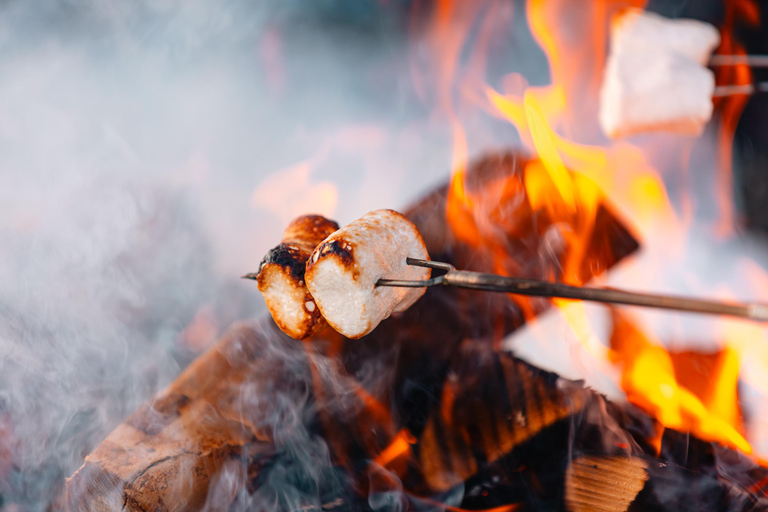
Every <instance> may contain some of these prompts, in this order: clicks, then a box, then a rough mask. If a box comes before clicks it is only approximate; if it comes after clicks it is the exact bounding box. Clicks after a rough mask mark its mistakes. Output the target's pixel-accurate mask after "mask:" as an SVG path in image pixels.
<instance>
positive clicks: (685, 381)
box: [610, 314, 752, 454]
mask: <svg viewBox="0 0 768 512" xmlns="http://www.w3.org/2000/svg"><path fill="white" fill-rule="evenodd" d="M610 357H611V359H612V361H613V362H615V363H616V364H618V365H619V366H621V367H622V368H623V372H622V377H621V386H622V388H623V389H624V391H625V392H626V394H627V399H628V400H629V401H630V402H631V403H633V404H635V405H637V406H638V407H640V408H641V409H644V410H645V411H647V412H649V413H650V414H652V415H653V416H654V417H655V418H656V419H657V420H658V421H659V422H660V423H661V424H662V425H663V426H665V427H667V428H673V429H676V430H680V431H684V432H685V431H691V432H693V433H694V434H695V435H696V436H698V437H699V438H701V439H704V440H708V441H719V442H721V443H723V444H725V445H727V446H730V447H731V448H735V449H738V450H741V451H742V452H744V453H747V454H749V453H752V447H751V446H750V444H749V443H748V442H747V440H746V439H745V438H744V435H743V430H744V427H743V425H742V421H741V412H740V410H739V407H738V403H739V400H738V394H737V392H736V387H737V382H738V376H739V361H738V357H737V355H736V353H735V352H734V351H733V350H731V349H728V348H725V349H722V350H720V351H718V352H716V353H713V354H699V353H694V352H678V353H671V352H668V351H667V350H666V349H665V348H664V347H663V346H661V344H660V343H658V342H654V341H652V340H650V339H649V338H647V337H646V335H645V334H643V333H642V332H641V331H640V330H639V329H638V328H637V327H636V326H635V325H634V324H633V323H632V322H630V321H629V320H628V319H627V318H625V317H624V316H622V315H619V314H615V315H614V329H613V334H612V336H611V355H610ZM658 441H660V440H658ZM657 446H658V445H657Z"/></svg>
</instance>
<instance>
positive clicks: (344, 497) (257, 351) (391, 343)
mask: <svg viewBox="0 0 768 512" xmlns="http://www.w3.org/2000/svg"><path fill="white" fill-rule="evenodd" d="M526 162H527V160H526V159H525V158H524V157H522V156H521V155H519V154H515V153H500V154H495V155H491V156H489V157H487V158H485V159H482V160H480V161H479V162H477V163H476V164H475V165H474V166H472V168H471V170H470V172H469V173H468V176H467V189H468V191H469V192H470V193H472V194H476V195H477V196H478V197H481V196H483V195H484V194H491V195H492V196H494V197H496V196H499V194H500V196H499V201H497V202H496V204H494V205H492V206H493V208H492V209H491V210H488V211H479V212H472V213H473V214H476V215H477V222H478V223H482V222H485V223H486V224H484V225H483V227H482V229H483V230H484V231H483V233H485V234H487V233H489V231H488V230H489V229H490V230H491V231H490V232H492V233H493V237H492V238H493V239H492V243H489V245H488V247H485V246H483V247H477V246H472V245H470V244H468V243H465V242H464V241H462V240H463V239H462V238H461V237H457V236H456V234H455V233H454V231H453V229H452V228H451V226H450V225H448V224H447V223H446V221H445V208H446V206H445V202H446V196H447V186H446V187H441V188H439V189H437V190H436V191H434V192H433V193H431V194H429V195H428V196H426V197H425V199H423V200H422V201H420V202H418V203H417V204H416V205H414V206H413V207H412V208H410V209H409V210H408V212H407V216H408V217H409V218H410V219H411V220H413V221H414V223H415V224H416V225H417V227H418V228H419V230H420V231H421V233H422V234H423V235H424V239H425V242H426V244H427V247H428V249H429V251H430V254H431V256H432V257H433V258H434V259H439V260H441V261H447V262H449V263H452V264H454V265H456V266H457V267H460V268H466V269H468V270H477V271H487V272H499V271H503V272H504V273H506V274H508V275H510V276H521V277H536V278H541V277H545V276H554V277H555V278H560V277H561V274H559V272H561V268H562V266H561V264H560V259H561V258H562V257H563V255H564V254H566V253H567V251H568V247H567V246H557V247H555V246H553V244H552V243H551V239H552V236H551V234H552V233H553V230H557V229H558V228H557V226H555V224H556V223H555V221H554V219H551V218H550V217H549V216H548V213H547V212H546V211H544V210H539V211H536V210H534V209H533V208H532V207H531V205H530V202H529V201H528V199H527V197H526V196H525V193H524V191H523V189H522V187H521V186H520V184H521V183H522V172H523V169H524V166H525V163H526ZM499 187H501V188H499ZM499 191H501V192H499ZM575 215H576V216H577V217H578V215H580V213H579V212H576V214H575ZM558 222H561V220H559V219H558ZM574 222H578V218H574ZM488 223H490V224H488ZM590 240H591V243H590V244H589V246H588V249H587V251H586V252H585V254H584V255H583V259H582V263H581V265H580V266H579V276H578V277H579V279H581V280H582V281H587V280H589V278H590V277H591V276H592V275H593V273H600V272H603V271H605V270H606V269H608V268H610V267H611V266H612V265H613V264H615V263H616V262H617V261H619V260H620V259H621V258H622V257H624V256H626V255H627V254H629V253H631V252H632V251H634V250H635V249H636V248H637V242H636V240H635V239H634V238H633V237H632V235H631V234H630V232H629V231H628V230H627V229H626V227H624V225H623V224H622V223H621V222H620V221H619V220H617V218H616V216H615V215H614V214H612V213H611V210H610V207H609V206H608V205H607V204H601V205H600V206H599V207H598V216H597V221H596V223H595V225H594V227H593V229H592V233H591V238H590ZM500 254H501V255H503V256H504V257H503V258H501V259H499V257H498V256H499V255H500ZM548 306H549V302H548V301H547V300H543V299H531V300H527V299H526V301H525V302H521V301H520V299H519V298H514V297H512V296H508V295H490V294H478V293H476V292H472V291H467V290H451V289H436V290H428V291H427V293H426V295H425V297H424V298H422V299H421V300H420V301H419V302H418V303H417V304H416V305H414V306H413V307H412V308H410V309H409V310H408V311H406V312H405V313H403V314H400V315H396V316H393V317H392V318H390V319H388V320H386V321H384V322H382V324H381V325H380V326H379V327H378V328H377V329H376V330H375V331H373V332H372V333H371V334H369V335H368V336H366V337H364V338H361V339H360V340H346V339H345V338H343V337H342V336H340V335H338V334H337V333H335V332H334V331H332V330H331V329H326V330H325V331H323V332H321V333H320V334H319V335H316V336H315V337H313V338H311V339H309V340H305V341H304V342H299V341H296V340H292V339H290V338H288V337H286V336H285V335H283V334H282V333H280V332H279V330H278V329H277V328H276V326H275V325H274V323H273V322H272V321H271V319H270V318H264V319H262V320H261V321H259V322H257V323H255V324H241V325H239V326H235V327H233V328H232V329H231V330H230V331H229V333H227V334H226V335H225V336H224V337H223V338H222V339H221V340H220V341H219V342H218V343H216V344H215V345H214V346H213V347H212V348H211V349H209V350H208V351H207V352H206V353H205V354H204V355H202V356H201V357H200V358H199V359H198V360H196V361H195V362H194V363H193V364H192V365H190V366H189V367H188V368H187V369H186V370H185V371H184V372H182V374H181V375H180V376H179V377H178V378H177V379H176V381H174V382H173V383H172V384H171V385H170V386H169V387H168V388H167V389H166V390H164V391H163V392H162V393H160V394H159V395H158V396H157V397H155V398H154V399H153V400H152V401H151V402H150V403H147V404H145V406H143V407H142V408H141V409H140V410H139V411H137V412H136V413H134V414H133V415H132V416H131V417H130V418H128V419H127V420H126V421H125V422H124V423H123V424H122V425H120V426H119V427H118V428H117V429H116V430H115V431H114V432H112V433H111V434H110V435H109V436H108V437H107V439H105V441H104V442H103V443H102V444H101V445H99V446H98V447H97V448H96V450H94V452H93V453H91V454H90V455H89V456H88V457H87V458H86V460H85V463H84V465H83V466H82V467H81V468H80V469H79V470H78V471H77V472H76V473H75V474H74V475H73V476H72V477H71V478H70V479H69V480H68V482H67V501H68V506H69V510H71V511H74V510H135V511H141V510H145V511H148V510H153V511H155V510H157V511H170V510H202V509H205V510H228V509H232V510H261V508H260V507H264V505H263V504H265V503H269V504H271V505H270V507H272V508H269V507H266V508H267V509H276V510H344V509H345V508H346V509H350V510H361V509H365V508H377V507H384V506H385V505H386V504H387V503H389V502H390V501H391V500H395V501H396V500H406V501H408V500H411V502H412V503H414V504H419V507H420V508H424V507H426V508H429V507H433V508H434V507H436V506H438V505H435V503H438V502H441V501H443V502H449V503H450V502H452V501H453V502H456V497H455V493H456V490H455V489H456V487H457V485H458V486H461V485H463V483H461V482H460V480H461V481H463V480H466V479H470V480H471V479H472V478H482V475H483V474H484V473H483V472H484V471H487V470H488V468H494V467H496V465H498V464H499V463H505V462H504V461H506V460H507V457H509V456H510V451H511V454H515V453H516V452H518V451H519V450H523V451H522V452H520V453H525V451H524V450H525V449H526V448H525V447H530V446H535V445H536V443H535V440H536V439H538V438H540V437H542V435H543V433H544V432H545V431H550V430H552V431H553V432H561V431H562V430H563V428H566V431H567V427H563V426H562V425H568V421H570V420H569V418H573V417H574V415H575V414H577V413H578V411H581V410H582V409H583V405H580V404H581V403H582V401H583V400H585V398H584V397H592V396H593V395H594V394H593V393H591V392H588V391H586V390H584V389H583V388H582V387H581V386H579V385H577V384H574V383H568V382H567V381H563V380H562V379H559V378H558V377H557V376H555V375H552V374H548V373H547V372H542V371H541V370H538V369H535V368H533V367H530V366H529V365H526V364H525V363H523V362H521V361H519V360H516V359H514V358H512V357H511V356H510V355H509V354H501V353H499V352H498V351H497V347H498V344H499V343H500V340H501V338H502V337H503V336H505V335H506V334H508V333H510V332H511V331H513V330H514V329H516V328H518V327H520V326H521V325H522V324H523V323H524V321H525V318H526V315H534V314H537V313H539V312H541V311H543V310H544V309H545V308H546V307H548ZM468 354H469V355H468ZM474 358H477V361H475V359H474ZM480 362H484V363H483V364H486V363H487V364H491V363H492V364H491V366H490V367H488V368H487V370H488V371H485V370H482V371H478V369H480V368H485V367H484V366H482V365H480ZM456 375H462V376H464V377H466V378H464V377H462V378H461V379H458V380H457V378H456V377H455V376H456ZM470 376H474V377H473V378H469V377H470ZM484 377H487V378H488V379H490V380H488V381H484V380H483V378H484ZM497 386H501V387H498V388H497ZM504 390H506V391H504ZM502 392H506V394H507V396H506V398H504V399H503V400H499V399H498V397H496V396H495V395H497V394H498V393H502ZM449 393H452V394H453V397H454V400H455V401H454V402H453V404H454V406H455V407H456V409H455V410H454V409H452V408H451V407H449V406H448V404H447V403H446V396H448V394H449ZM471 397H476V398H477V400H482V401H483V402H484V403H482V404H478V403H476V402H474V401H473V400H475V399H474V398H471ZM495 404H498V405H499V406H503V407H502V409H500V410H498V411H496V410H494V409H493V407H494V406H495ZM486 406H487V407H490V408H491V409H489V410H487V411H485V412H483V411H484V410H485V409H484V407H486ZM444 410H447V411H448V413H447V414H449V415H451V416H453V417H454V420H453V421H447V422H446V421H443V420H441V419H439V417H438V416H436V411H444ZM510 414H511V416H510ZM479 419H482V421H481V422H478V421H479ZM457 425H465V427H464V430H463V431H457V430H452V429H453V428H454V427H456V426H457ZM558 425H560V427H558ZM558 429H559V430H558ZM401 432H408V433H409V436H412V437H413V440H414V444H413V445H408V446H409V448H408V450H406V453H405V454H404V456H403V457H401V458H400V459H399V460H400V464H399V465H397V464H396V465H395V466H397V467H394V466H393V467H389V466H387V467H386V468H381V467H379V466H377V465H376V464H374V463H373V462H372V461H373V460H374V459H375V457H376V456H377V454H379V453H381V452H382V451H383V450H385V449H386V448H387V447H388V446H390V445H391V444H392V443H393V442H394V441H395V440H396V439H397V436H398V434H399V433H401ZM441 432H442V433H441ZM489 432H490V434H489ZM537 434H538V435H537ZM444 439H449V440H450V442H451V443H452V444H451V446H452V448H451V449H449V450H447V451H444V450H443V448H444V446H443V443H444ZM497 442H498V443H499V444H498V445H496V446H494V443H497ZM462 443H463V444H462ZM532 443H533V444H532ZM430 453H432V454H433V455H436V454H438V453H439V454H440V456H441V457H443V458H444V459H446V460H438V459H433V458H432V456H431V455H428V454H430ZM459 454H460V455H459ZM515 457H516V455H515ZM430 464H431V465H432V466H430ZM526 464H528V463H526ZM526 464H523V465H526ZM558 464H559V466H558V469H557V470H556V471H554V472H551V473H552V474H554V475H559V476H558V477H556V478H559V479H560V480H562V479H563V475H564V474H565V473H564V471H565V466H564V465H563V463H562V461H561V462H558ZM560 466H562V467H560ZM425 468H430V470H429V471H425ZM521 471H522V472H523V473H525V470H521ZM531 474H532V475H533V474H536V475H539V476H537V478H544V476H543V475H544V473H543V472H541V471H538V472H537V473H531ZM456 475H458V476H459V477H458V478H457V476H456ZM398 489H399V490H398ZM561 489H562V485H561ZM446 493H447V494H446ZM560 494H561V496H560V498H559V501H557V503H560V504H562V503H564V501H563V498H562V492H561V493H560ZM499 495H503V493H501V494H499ZM465 499H470V495H467V496H466V498H465ZM388 500H390V501H388ZM425 500H426V501H425ZM430 503H432V505H429V504H430ZM531 503H533V502H531ZM454 504H457V503H454ZM414 506H416V505H414Z"/></svg>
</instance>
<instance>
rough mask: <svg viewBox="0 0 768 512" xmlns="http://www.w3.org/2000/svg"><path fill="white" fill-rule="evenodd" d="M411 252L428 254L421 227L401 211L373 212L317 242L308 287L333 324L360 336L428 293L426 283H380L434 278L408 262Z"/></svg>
mask: <svg viewBox="0 0 768 512" xmlns="http://www.w3.org/2000/svg"><path fill="white" fill-rule="evenodd" d="M409 256H410V257H411V258H418V259H429V254H428V253H427V248H426V246H425V245H424V240H422V238H421V234H420V233H419V231H418V230H417V229H416V226H414V225H413V223H412V222H411V221H409V220H408V219H406V218H405V217H403V216H402V215H401V214H399V213H397V212H396V211H393V210H376V211H372V212H369V213H367V214H365V215H363V217H361V218H360V219H358V220H356V221H355V222H353V223H351V224H349V225H348V226H345V227H344V228H342V229H340V230H338V231H336V232H335V233H333V234H332V235H331V236H329V237H328V238H327V239H325V241H323V243H322V244H320V245H318V246H317V248H316V249H315V251H314V252H313V253H312V257H311V258H310V259H309V262H307V273H306V281H307V287H308V288H309V291H310V292H311V293H312V296H313V297H314V298H315V302H316V303H317V306H318V307H319V308H320V311H321V312H322V313H323V316H324V317H325V319H326V320H327V321H328V323H329V324H330V325H331V327H333V328H334V329H336V330H337V331H339V332H340V333H341V334H343V335H344V336H346V337H348V338H360V337H361V336H364V335H366V334H368V333H369V332H371V331H372V330H373V329H374V328H375V327H376V326H377V325H378V324H379V322H381V321H382V320H384V319H385V318H387V317H388V316H389V315H390V314H392V312H399V311H405V310H406V309H408V308H409V307H410V306H411V305H412V304H413V303H414V302H416V301H417V300H418V299H419V297H421V296H422V295H423V294H424V291H425V289H424V288H396V287H385V286H381V287H376V282H377V281H378V280H379V279H381V278H387V279H409V280H421V279H427V278H429V273H430V271H429V269H427V268H423V267H415V266H410V265H408V264H407V263H406V258H407V257H409Z"/></svg>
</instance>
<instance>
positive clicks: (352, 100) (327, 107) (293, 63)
mask: <svg viewBox="0 0 768 512" xmlns="http://www.w3.org/2000/svg"><path fill="white" fill-rule="evenodd" d="M353 4H355V5H353ZM356 5H357V4H356V3H354V2H347V3H346V4H345V5H343V6H342V8H340V9H338V8H334V7H333V6H329V5H321V4H318V5H313V6H312V7H309V8H308V9H307V6H306V3H304V2H293V1H289V2H284V1H272V2H259V3H253V2H246V1H238V0H235V1H229V2H208V1H203V0H192V1H186V0H185V1H183V2H176V1H162V2H149V1H147V2H144V1H140V2H130V3H120V2H106V3H105V2H94V1H89V0H79V1H65V0H61V1H55V2H45V3H28V2H21V1H10V2H4V3H3V4H2V5H0V260H1V261H2V265H0V283H2V286H0V500H1V503H2V505H0V506H5V507H8V508H9V509H13V507H21V508H22V509H24V510H46V509H49V508H52V509H58V508H60V507H61V506H62V502H61V492H62V488H63V483H64V478H65V477H67V476H69V475H71V474H72V473H73V472H74V471H75V470H76V469H77V467H79V465H80V464H82V461H83V458H84V457H85V455H87V454H88V453H89V452H90V451H91V450H92V449H93V448H94V447H95V446H96V445H97V444H98V443H99V442H100V441H101V440H102V439H103V438H104V437H105V436H106V435H107V434H108V433H109V432H110V431H111V430H112V429H113V428H114V427H115V426H116V425H117V424H119V423H120V422H121V421H122V420H123V419H124V418H125V417H126V416H127V415H128V414H129V413H130V412H132V411H133V410H135V408H136V407H137V406H138V405H139V404H141V403H142V402H144V401H146V400H147V399H148V398H149V397H151V396H152V395H153V394H154V393H156V392H157V391H158V390H160V389H162V388H163V387H164V386H165V385H166V384H167V383H168V382H170V381H171V380H172V379H173V378H174V377H175V376H176V375H177V374H178V373H179V371H180V370H181V369H182V368H183V367H184V366H185V365H186V364H187V363H188V362H189V361H190V360H191V359H192V357H194V355H195V354H196V353H199V351H200V350H201V349H202V348H204V347H205V346H206V345H207V344H208V343H210V342H211V341H212V340H213V339H214V338H215V337H216V335H217V334H218V332H220V331H221V330H223V329H224V328H226V327H227V326H228V324H229V323H231V322H232V321H233V320H235V319H239V318H244V317H249V316H255V315H258V314H259V313H260V312H261V311H262V306H261V299H260V298H259V296H258V294H257V293H256V291H255V290H254V288H253V284H252V283H250V284H248V283H240V282H239V281H238V280H237V276H239V275H242V274H243V273H245V272H248V271H253V270H254V269H255V267H256V266H257V265H258V261H259V259H260V257H261V254H263V253H264V252H265V251H266V249H267V248H268V247H270V246H271V245H274V243H276V241H277V240H278V239H279V236H280V232H281V231H282V226H281V225H280V224H281V223H280V222H279V221H278V220H277V219H278V216H277V215H276V214H275V212H273V211H270V210H269V209H267V208H264V207H263V206H262V205H261V204H260V203H258V202H257V203H254V200H253V196H254V192H255V191H256V190H257V189H258V187H259V185H260V184H261V183H262V182H263V181H264V180H265V178H266V177H267V176H269V175H271V174H272V173H273V172H275V171H279V170H280V169H285V168H289V167H291V166H293V165H296V164H297V163H299V162H301V161H305V160H307V159H308V158H315V157H317V155H320V156H321V158H319V159H316V160H317V161H318V162H319V163H318V165H317V166H315V167H313V168H312V169H311V170H310V174H309V178H308V179H309V180H311V181H312V182H321V183H325V182H332V183H345V184H347V185H346V186H345V188H343V189H341V190H340V191H339V193H338V198H339V200H338V204H339V207H338V209H337V211H335V212H329V213H334V214H338V216H339V217H340V218H344V219H346V220H351V219H352V218H354V217H356V216H358V215H360V214H361V213H363V212H364V211H367V210H368V209H371V208H374V207H379V206H390V207H391V206H396V205H399V204H401V203H402V202H403V194H404V193H405V199H407V198H408V197H413V196H415V195H416V194H417V193H418V192H419V190H420V189H423V188H424V187H426V186H428V185H431V184H432V183H433V182H434V181H436V176H437V173H438V172H439V173H440V175H444V174H445V169H447V160H448V158H449V155H448V154H447V153H445V152H444V151H441V152H440V158H439V159H436V158H435V155H437V154H438V151H437V146H438V145H440V146H442V142H443V141H442V140H441V139H440V136H441V135H442V133H441V132H439V130H438V136H435V137H433V139H434V140H431V141H430V140H429V139H428V138H427V137H425V138H424V139H423V140H422V141H421V143H422V144H423V147H421V146H419V145H415V144H412V143H410V144H409V143H406V142H407V141H406V140H405V139H406V138H407V136H410V135H412V134H414V133H416V130H417V128H416V126H415V125H414V124H413V123H414V121H413V119H414V117H415V116H414V115H413V114H412V112H411V110H409V106H410V105H409V103H410V102H411V100H410V99H408V97H407V94H404V95H397V94H395V95H392V94H390V91H392V90H397V89H398V87H400V86H402V84H404V83H406V81H407V73H408V70H407V61H405V60H403V58H402V57H403V49H404V46H403V44H402V37H403V33H402V30H403V29H404V27H403V26H401V25H398V23H400V22H399V21H398V19H399V18H397V16H398V15H399V14H400V12H401V11H400V10H399V9H400V8H399V7H398V6H393V8H392V9H390V10H388V11H385V10H383V9H381V8H380V6H378V4H375V3H371V4H370V5H367V6H356ZM387 13H391V14H387ZM401 61H402V62H401ZM388 71H391V72H388ZM392 126H399V127H404V132H405V133H406V135H402V134H401V135H399V136H398V137H397V138H390V137H389V135H388V134H389V133H390V131H391V132H395V131H396V130H394V129H392V130H390V127H392ZM438 143H439V144H438ZM345 144H346V145H345ZM361 148H362V149H361ZM393 148H395V149H394V150H393ZM441 149H442V148H441ZM364 154H365V155H366V156H364ZM371 155H372V156H371ZM413 155H416V156H417V158H415V159H412V158H411V157H412V156H413ZM405 161H411V162H413V163H412V164H411V165H412V166H420V165H421V167H420V169H421V172H420V173H418V174H415V175H414V176H413V177H412V178H409V180H408V182H407V183H406V182H405V180H404V179H403V180H401V179H400V178H404V177H405V176H406V175H407V174H408V172H409V171H410V170H412V169H414V168H418V167H410V168H406V167H404V166H403V165H402V164H403V162H405ZM422 164H423V165H422ZM361 190H364V191H361ZM404 191H405V192H404ZM289 199H290V198H289ZM193 319H194V320H195V322H193ZM191 322H192V324H191ZM198 324H200V325H203V324H204V325H203V326H204V328H203V329H202V330H195V329H196V327H195V326H197V325H198ZM185 329H186V331H185ZM190 330H195V332H194V333H191V332H190ZM201 332H202V333H203V334H200V333H201ZM201 336H202V340H201V339H200V337H201ZM192 339H193V340H194V341H193V342H189V340H192ZM188 342H189V343H188ZM288 420H291V418H287V419H286V421H288ZM294 420H295V421H298V420H296V419H295V418H294V419H293V420H291V421H294ZM291 424H292V423H291ZM294 431H295V433H294V434H291V435H295V436H299V437H301V436H306V435H307V434H305V433H304V432H303V431H301V429H299V428H298V427H297V428H296V429H293V430H291V429H289V430H288V432H294ZM286 435H287V434H286ZM300 441H301V442H298V441H297V442H296V443H295V444H296V445H297V446H299V445H301V446H306V447H309V448H312V450H314V451H313V453H312V454H311V455H312V457H314V456H324V457H326V458H327V449H325V452H324V451H323V450H324V447H323V445H322V443H321V442H320V441H319V440H313V439H303V438H302V439H301V440H300ZM284 444H285V445H291V443H288V441H286V443H284ZM323 453H325V455H323ZM308 457H310V454H305V453H295V454H293V455H292V456H291V457H289V460H293V461H294V463H293V465H289V466H288V467H287V469H286V471H293V470H295V469H296V468H299V467H301V466H302V465H303V464H304V463H306V462H307V460H308V459H307V458H308ZM292 468H293V469H292ZM231 471H236V469H231ZM227 474H228V473H227V471H224V472H223V473H222V475H220V480H221V481H222V482H224V480H226V478H227ZM230 477H231V478H234V477H232V474H230ZM329 478H330V477H329ZM215 487H216V489H226V485H223V484H222V485H216V486H215ZM266 488H268V486H267V487H265V489H266ZM221 492H224V491H221ZM265 492H266V491H265ZM211 499H215V496H213V497H212V498H211ZM291 506H293V504H291Z"/></svg>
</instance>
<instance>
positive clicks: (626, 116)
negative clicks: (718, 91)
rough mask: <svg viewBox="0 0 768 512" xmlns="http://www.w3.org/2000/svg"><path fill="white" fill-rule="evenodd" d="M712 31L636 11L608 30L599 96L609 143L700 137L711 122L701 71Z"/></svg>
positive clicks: (706, 74) (709, 90)
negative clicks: (654, 134)
mask: <svg viewBox="0 0 768 512" xmlns="http://www.w3.org/2000/svg"><path fill="white" fill-rule="evenodd" d="M719 41H720V36H719V34H718V32H717V30H715V28H714V27H712V26H711V25H709V24H707V23H703V22H700V21H695V20H670V19H666V18H663V17H661V16H658V15H656V14H652V13H646V12H644V11H641V10H638V9H629V10H627V11H625V12H624V13H622V14H621V15H620V16H619V17H618V18H617V19H616V20H615V21H614V23H613V25H612V27H611V51H610V54H609V55H608V60H607V63H606V68H605V75H604V78H603V86H602V89H601V91H600V112H599V121H600V126H601V128H602V129H603V131H604V132H605V134H606V135H608V136H609V137H612V138H616V137H623V136H627V135H633V134H637V133H642V132H648V131H659V130H663V131H672V132H677V133H681V134H686V135H699V134H700V133H701V132H702V130H703V129H704V126H705V125H706V123H707V122H708V121H709V119H710V118H711V117H712V94H713V93H714V90H715V77H714V74H713V73H712V72H711V71H710V70H708V69H707V68H705V67H704V64H705V63H706V62H707V61H708V60H709V57H710V54H711V53H712V51H713V50H714V48H715V47H716V46H717V45H718V44H719Z"/></svg>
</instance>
